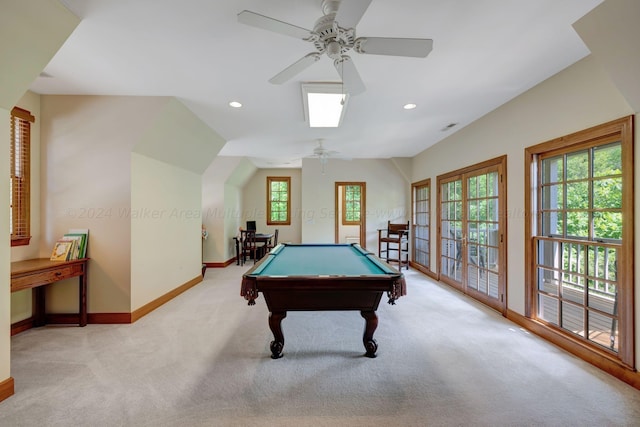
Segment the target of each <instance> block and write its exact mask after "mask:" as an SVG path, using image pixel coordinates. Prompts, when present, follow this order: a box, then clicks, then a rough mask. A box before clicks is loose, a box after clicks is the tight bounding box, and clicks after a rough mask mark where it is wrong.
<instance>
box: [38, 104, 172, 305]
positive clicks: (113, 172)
mask: <svg viewBox="0 0 640 427" xmlns="http://www.w3.org/2000/svg"><path fill="white" fill-rule="evenodd" d="M165 103H166V98H146V97H117V96H114V97H105V96H51V95H47V96H42V101H41V104H42V108H41V114H42V124H41V135H42V141H41V143H42V183H41V198H42V212H41V217H42V238H41V244H42V246H41V250H40V254H41V256H45V257H47V256H49V255H50V251H51V248H52V247H53V243H54V242H55V240H56V239H58V238H59V237H60V236H62V235H63V234H64V233H66V232H67V231H68V230H69V229H70V228H88V229H89V230H90V231H89V244H88V247H87V255H88V256H89V257H90V258H91V261H90V262H89V268H88V283H89V289H88V295H87V303H88V311H89V313H129V312H131V245H130V242H131V212H132V210H131V151H132V148H133V146H134V145H135V144H136V143H137V142H138V141H139V140H140V139H141V137H142V135H143V133H144V132H145V130H146V129H147V128H148V127H149V126H150V123H151V122H152V120H153V119H154V118H155V117H156V116H157V115H158V114H159V112H160V111H161V109H162V108H163V106H164V104H165ZM76 282H77V281H76V280H75V279H70V280H67V281H65V282H60V283H59V284H57V285H56V286H54V287H52V288H51V289H50V291H51V292H50V295H51V297H50V299H49V300H50V301H47V302H48V303H49V302H51V304H49V308H48V309H49V310H50V311H52V312H69V311H71V312H72V311H73V310H74V309H75V310H77V302H76V301H77V300H76V297H75V295H76V294H77V286H76V285H75V283H76Z"/></svg>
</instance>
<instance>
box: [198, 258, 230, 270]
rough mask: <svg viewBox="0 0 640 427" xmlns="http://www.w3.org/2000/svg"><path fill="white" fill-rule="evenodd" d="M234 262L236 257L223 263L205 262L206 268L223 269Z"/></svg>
mask: <svg viewBox="0 0 640 427" xmlns="http://www.w3.org/2000/svg"><path fill="white" fill-rule="evenodd" d="M235 262H236V257H233V258H231V259H228V260H226V261H225V262H205V263H204V265H205V267H206V268H225V267H227V266H229V265H231V264H233V263H235Z"/></svg>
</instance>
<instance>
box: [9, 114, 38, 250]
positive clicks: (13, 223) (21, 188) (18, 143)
mask: <svg viewBox="0 0 640 427" xmlns="http://www.w3.org/2000/svg"><path fill="white" fill-rule="evenodd" d="M34 121H35V117H33V116H32V115H31V113H30V112H28V111H26V110H23V109H21V108H18V107H14V108H13V110H11V138H10V144H11V167H10V186H11V195H10V200H9V206H10V210H11V213H10V226H9V229H10V230H11V246H22V245H28V244H29V240H30V239H31V236H30V226H29V197H30V193H31V191H30V175H31V165H30V163H31V162H30V159H31V154H30V146H31V123H33V122H34Z"/></svg>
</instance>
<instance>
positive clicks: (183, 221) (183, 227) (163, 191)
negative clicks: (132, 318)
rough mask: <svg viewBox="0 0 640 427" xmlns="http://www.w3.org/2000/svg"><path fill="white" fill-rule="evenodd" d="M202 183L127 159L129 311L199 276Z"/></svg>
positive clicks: (160, 165) (147, 161) (154, 163)
mask: <svg viewBox="0 0 640 427" xmlns="http://www.w3.org/2000/svg"><path fill="white" fill-rule="evenodd" d="M201 197H202V187H201V177H200V175H199V174H197V173H195V172H192V171H188V170H185V169H182V168H179V167H177V166H173V165H169V164H167V163H164V162H161V161H159V160H156V159H151V158H149V157H146V156H144V155H141V154H138V153H132V154H131V241H130V242H128V241H123V242H122V244H123V246H128V245H129V243H130V245H131V310H132V311H135V310H137V309H138V308H140V307H142V306H143V305H145V304H147V303H149V302H151V301H153V300H155V299H156V298H158V297H160V296H162V295H164V294H166V293H168V292H170V291H171V290H173V289H175V288H176V287H177V286H179V285H181V284H184V283H187V282H188V281H190V280H192V279H194V278H195V277H197V276H198V275H199V274H200V267H201V262H200V245H201V237H200V236H201V234H200V230H201Z"/></svg>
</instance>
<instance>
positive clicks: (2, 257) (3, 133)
mask: <svg viewBox="0 0 640 427" xmlns="http://www.w3.org/2000/svg"><path fill="white" fill-rule="evenodd" d="M10 120H11V111H9V110H5V109H4V108H1V107H0V144H2V146H4V147H8V146H9V135H10V134H11V127H10V125H9V123H10ZM10 157H11V155H10V153H9V150H2V151H0V175H1V176H9V164H10V163H11V162H10ZM0 200H3V203H2V209H0V236H4V237H3V238H2V239H0V277H3V278H4V280H3V282H4V283H10V280H11V267H10V258H11V251H10V249H11V243H10V237H9V236H10V234H11V230H9V205H8V202H4V200H7V201H8V200H9V186H8V185H5V186H3V188H2V189H0ZM10 330H11V292H10V287H9V286H6V285H5V286H4V289H0V331H2V332H0V383H2V382H3V381H5V380H7V379H8V378H9V376H10V374H11V369H10V365H11V363H10V361H11V351H10V350H11V334H10Z"/></svg>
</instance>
